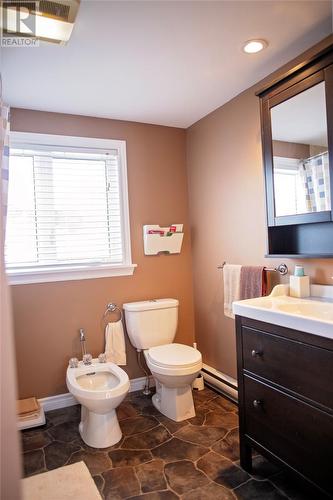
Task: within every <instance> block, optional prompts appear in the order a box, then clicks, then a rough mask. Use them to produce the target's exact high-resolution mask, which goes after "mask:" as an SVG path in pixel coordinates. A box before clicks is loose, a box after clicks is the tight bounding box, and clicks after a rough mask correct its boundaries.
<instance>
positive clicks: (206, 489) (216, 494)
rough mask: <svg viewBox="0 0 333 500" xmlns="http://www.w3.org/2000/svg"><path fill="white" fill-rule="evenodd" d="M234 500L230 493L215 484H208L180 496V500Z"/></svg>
mask: <svg viewBox="0 0 333 500" xmlns="http://www.w3.org/2000/svg"><path fill="white" fill-rule="evenodd" d="M203 499H204V500H235V496H234V495H233V494H232V493H231V491H229V490H227V489H226V488H224V487H223V486H220V485H218V484H216V483H210V484H207V485H206V486H203V487H202V488H197V489H195V490H193V491H190V492H189V493H185V494H184V495H183V496H182V500H203Z"/></svg>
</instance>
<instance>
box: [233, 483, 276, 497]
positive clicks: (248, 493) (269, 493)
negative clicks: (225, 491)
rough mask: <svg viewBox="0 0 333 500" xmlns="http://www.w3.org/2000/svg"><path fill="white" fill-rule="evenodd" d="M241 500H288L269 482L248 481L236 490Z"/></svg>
mask: <svg viewBox="0 0 333 500" xmlns="http://www.w3.org/2000/svg"><path fill="white" fill-rule="evenodd" d="M234 493H235V495H236V498H238V499H239V500H259V499H265V500H286V497H285V496H284V495H282V494H281V493H280V492H279V491H278V490H277V489H276V488H275V487H274V486H273V485H272V484H271V483H270V482H269V481H254V480H253V479H251V481H248V482H247V483H245V484H242V485H241V486H239V487H238V488H236V489H235V490H234Z"/></svg>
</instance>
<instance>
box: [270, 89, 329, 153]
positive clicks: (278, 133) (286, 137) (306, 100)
mask: <svg viewBox="0 0 333 500" xmlns="http://www.w3.org/2000/svg"><path fill="white" fill-rule="evenodd" d="M271 116H272V137H273V140H275V141H286V142H293V143H298V144H310V145H311V146H323V147H327V142H328V139H327V121H326V98H325V83H324V82H321V83H318V84H317V85H315V86H314V87H311V88H309V89H308V90H305V91H304V92H302V93H301V94H298V95H296V96H294V97H292V98H291V99H288V100H287V101H284V102H282V103H281V104H278V105H277V106H275V107H274V108H272V110H271Z"/></svg>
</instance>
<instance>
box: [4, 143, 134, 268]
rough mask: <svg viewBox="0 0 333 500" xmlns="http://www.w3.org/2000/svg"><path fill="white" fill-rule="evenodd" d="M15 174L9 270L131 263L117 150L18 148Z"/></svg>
mask: <svg viewBox="0 0 333 500" xmlns="http://www.w3.org/2000/svg"><path fill="white" fill-rule="evenodd" d="M9 171H10V177H9V192H8V217H7V229H6V248H5V255H6V264H7V268H8V269H11V268H16V269H18V268H21V269H26V268H29V267H31V268H39V269H40V268H42V267H43V266H53V267H54V266H62V267H64V266H73V265H74V264H76V265H78V264H87V263H89V264H91V265H97V264H107V263H109V264H122V263H124V262H125V261H126V255H125V254H126V249H125V246H124V230H123V228H124V221H123V209H122V208H123V207H122V193H121V182H120V175H121V172H120V161H119V155H118V151H117V150H114V151H113V150H111V151H108V152H101V153H100V152H93V151H92V152H86V151H83V150H82V151H78V150H74V149H73V148H68V149H66V150H59V148H51V147H50V146H47V147H46V146H40V147H31V149H30V147H29V148H26V149H23V148H22V149H20V148H16V149H11V153H10V165H9ZM125 236H126V235H125Z"/></svg>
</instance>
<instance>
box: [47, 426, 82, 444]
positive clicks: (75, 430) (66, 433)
mask: <svg viewBox="0 0 333 500" xmlns="http://www.w3.org/2000/svg"><path fill="white" fill-rule="evenodd" d="M48 433H49V434H50V436H52V438H53V439H54V440H55V441H63V442H65V443H71V442H72V441H74V440H76V439H78V438H79V437H80V433H79V424H78V422H64V423H62V424H58V425H55V426H53V427H51V428H50V429H49V430H48Z"/></svg>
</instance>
